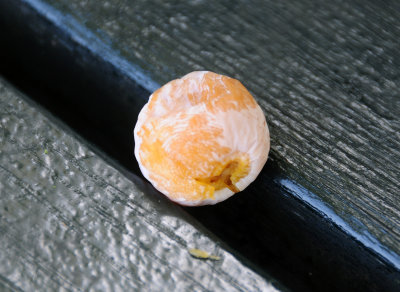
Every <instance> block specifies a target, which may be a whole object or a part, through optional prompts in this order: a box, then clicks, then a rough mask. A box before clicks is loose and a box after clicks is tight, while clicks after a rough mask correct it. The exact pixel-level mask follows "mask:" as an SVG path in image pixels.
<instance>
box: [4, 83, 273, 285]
mask: <svg viewBox="0 0 400 292" xmlns="http://www.w3.org/2000/svg"><path fill="white" fill-rule="evenodd" d="M55 122H56V121H55V120H49V118H47V117H46V116H44V115H43V114H42V113H41V112H40V111H39V110H38V109H37V108H35V107H33V106H32V105H30V104H29V103H28V102H27V101H26V100H25V98H24V97H23V96H21V95H20V94H19V93H18V92H17V91H15V90H14V89H13V88H11V87H10V86H9V85H8V84H7V83H5V82H4V81H3V80H2V79H0V151H1V155H0V242H1V245H0V246H1V248H0V263H1V264H0V290H1V291H138V290H142V291H216V290H220V291H277V290H276V288H274V287H273V286H272V285H271V282H269V281H268V280H266V278H265V275H264V277H261V276H259V275H257V274H256V273H254V272H253V271H251V270H250V269H248V268H247V267H245V266H244V265H243V264H242V263H240V262H239V261H238V260H237V259H236V258H235V257H233V256H232V255H231V254H230V253H229V252H227V251H226V250H224V248H223V247H221V245H220V244H219V243H218V241H216V240H215V238H214V237H213V236H212V235H210V234H208V235H207V232H206V231H205V230H204V229H203V228H202V227H201V226H199V225H198V223H196V222H195V221H194V220H193V219H192V218H190V217H189V216H187V215H186V214H185V213H183V212H182V210H181V209H179V208H177V207H176V206H174V205H173V204H172V203H171V202H169V201H167V200H165V199H164V198H163V197H161V196H159V195H158V194H157V193H154V192H152V190H151V189H149V188H147V189H146V187H145V185H144V184H143V183H141V181H140V180H139V179H137V178H136V182H135V181H131V180H129V179H127V177H126V175H122V174H121V172H120V171H118V170H117V169H115V168H114V167H112V166H110V164H109V162H106V161H104V160H103V159H102V158H101V157H99V156H98V155H96V154H94V153H93V152H92V151H91V150H90V149H89V148H88V147H87V146H85V144H84V143H82V141H80V140H79V138H78V137H76V136H74V135H73V134H71V133H70V132H69V130H68V129H66V128H64V127H62V126H59V125H57V124H55ZM132 178H133V179H134V180H135V178H134V177H132ZM143 191H145V192H146V193H144V192H143ZM210 236H211V237H210ZM193 247H195V248H200V249H204V250H207V251H209V252H211V253H213V254H215V255H218V256H220V257H221V260H219V261H204V260H198V259H194V258H193V257H191V256H190V255H189V253H188V248H193Z"/></svg>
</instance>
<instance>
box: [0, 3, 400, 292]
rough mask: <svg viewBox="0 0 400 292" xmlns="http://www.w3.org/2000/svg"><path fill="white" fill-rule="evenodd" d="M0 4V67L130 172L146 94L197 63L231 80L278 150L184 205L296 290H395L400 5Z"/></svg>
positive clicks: (399, 246)
mask: <svg viewBox="0 0 400 292" xmlns="http://www.w3.org/2000/svg"><path fill="white" fill-rule="evenodd" d="M0 8H1V9H0V14H1V19H0V24H1V25H2V27H3V28H4V29H2V31H4V32H5V33H4V39H5V40H7V42H5V45H3V46H2V48H1V51H0V52H1V58H2V60H5V62H4V65H3V66H4V68H5V69H4V70H3V72H4V73H3V74H4V75H5V77H6V78H8V79H9V80H12V82H14V83H15V84H16V85H17V86H18V87H19V88H21V89H23V90H24V91H25V92H27V93H28V94H29V96H31V97H32V98H34V99H36V100H37V101H39V102H41V103H42V104H43V105H44V106H46V107H48V109H50V110H51V111H52V112H53V113H54V114H56V115H58V116H59V117H61V118H62V119H63V120H64V121H65V122H67V123H68V124H69V125H70V126H71V127H73V128H74V129H76V130H77V131H78V132H79V133H80V134H81V135H83V136H84V137H85V138H86V139H88V140H89V141H90V142H92V143H94V144H96V145H97V146H98V147H101V149H102V150H103V151H105V152H106V153H107V154H108V155H110V156H111V157H113V158H114V159H116V160H117V161H118V163H119V164H121V165H123V166H124V167H126V168H128V169H129V170H131V171H132V172H134V173H135V174H136V175H140V173H139V171H138V168H137V165H136V162H135V161H134V158H133V155H132V149H133V144H132V143H133V141H132V133H131V131H132V128H133V125H134V123H135V119H136V117H137V113H138V111H139V110H140V108H141V107H142V106H143V104H144V103H145V102H146V99H147V96H148V94H149V93H150V92H151V91H153V90H154V89H156V88H157V87H158V86H159V85H160V84H163V83H165V82H167V81H169V80H170V79H173V78H177V77H179V76H182V75H184V74H186V73H187V72H190V71H193V70H203V69H207V70H212V71H216V72H218V73H223V74H226V75H229V76H232V77H236V78H238V79H240V80H241V81H242V82H243V83H244V84H245V85H246V86H247V87H248V88H249V89H250V90H251V91H252V93H253V94H254V96H255V97H256V99H257V100H258V101H259V103H260V105H261V106H262V108H263V110H264V112H265V114H266V117H267V121H268V123H269V125H270V130H271V137H272V151H271V158H270V160H269V162H268V163H267V166H266V167H265V169H264V170H263V172H262V174H261V175H260V177H259V178H258V179H257V181H256V182H255V183H254V184H253V185H252V186H251V187H250V188H248V189H247V190H246V191H244V192H243V193H241V194H238V195H237V196H235V197H234V198H232V199H230V200H228V201H227V202H225V203H223V204H220V205H217V206H213V207H205V208H198V209H187V208H186V209H185V211H186V212H188V213H190V215H191V216H193V217H194V218H196V219H197V220H199V221H200V222H201V223H202V224H203V225H204V226H205V227H206V229H208V230H211V231H212V232H213V233H214V234H215V235H216V236H217V237H218V238H220V239H221V240H223V241H224V242H226V244H227V245H228V246H229V247H230V248H232V249H233V250H234V251H235V252H234V253H235V255H236V256H238V257H240V258H241V259H243V261H244V262H246V260H247V264H248V265H251V267H252V269H253V270H254V271H256V272H258V273H261V274H262V273H266V274H269V275H272V276H273V277H274V278H276V279H278V281H279V282H281V283H282V284H283V286H287V287H289V288H290V289H293V290H315V291H321V290H331V291H337V290H350V289H351V290H360V291H367V290H371V291H383V290H384V291H396V290H397V289H399V287H400V283H399V279H400V277H399V275H400V272H399V268H400V224H399V223H400V211H399V197H398V193H399V189H400V185H399V165H400V155H399V149H400V147H399V146H400V140H399V133H400V132H399V129H400V118H399V117H400V96H399V95H400V94H399V90H398V86H399V79H398V74H399V54H398V47H399V40H398V39H399V35H400V32H399V25H400V23H399V18H398V15H399V7H398V4H397V3H392V4H391V5H383V4H381V3H375V2H373V1H362V2H361V1H356V0H354V1H346V2H343V3H340V4H338V3H336V4H334V3H318V5H317V4H316V3H314V2H313V1H305V0H303V1H291V2H285V3H280V2H277V3H275V2H273V1H254V2H251V3H248V2H247V1H236V2H235V3H232V2H231V1H217V2H213V3H212V4H211V3H207V2H206V1H189V2H185V3H180V4H174V5H173V4H171V3H167V2H165V1H161V0H160V1H154V2H151V3H149V2H142V3H138V2H136V1H132V2H129V1H115V2H110V1H78V0H72V1H66V0H55V1H50V0H46V1H45V0H43V1H38V0H27V1H15V2H13V4H11V5H10V4H9V3H8V1H0ZM32 24H35V25H32ZM27 48H29V50H27ZM21 76H23V78H21ZM55 97H56V98H57V102H54V99H55ZM232 222H234V224H233V223H232ZM21 228H22V226H21ZM37 264H39V263H37ZM209 288H210V289H212V287H209Z"/></svg>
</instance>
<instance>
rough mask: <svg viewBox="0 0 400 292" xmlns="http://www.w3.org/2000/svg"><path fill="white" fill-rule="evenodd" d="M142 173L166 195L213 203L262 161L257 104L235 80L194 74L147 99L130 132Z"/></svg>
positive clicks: (246, 180)
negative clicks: (132, 135) (133, 137)
mask: <svg viewBox="0 0 400 292" xmlns="http://www.w3.org/2000/svg"><path fill="white" fill-rule="evenodd" d="M134 135H135V156H136V159H137V160H138V162H139V166H140V169H141V171H142V173H143V175H144V176H145V177H146V178H147V179H148V180H149V181H150V182H151V183H152V184H153V186H154V187H155V188H156V189H158V190H159V191H160V192H162V193H163V194H165V195H166V196H168V197H169V198H170V199H171V200H173V201H175V202H177V203H179V204H182V205H187V206H198V205H207V204H216V203H218V202H220V201H223V200H225V199H227V198H228V197H230V196H232V195H233V194H235V193H237V192H239V191H241V190H243V189H244V188H246V187H247V186H248V185H249V184H250V183H251V182H253V181H254V180H255V178H256V177H257V175H258V174H259V173H260V171H261V169H262V167H263V166H264V164H265V162H266V161H267V157H268V152H269V147H270V138H269V131H268V126H267V123H266V120H265V116H264V114H263V111H262V110H261V108H260V106H259V105H258V104H257V102H256V101H255V100H254V98H253V97H252V96H251V94H250V93H249V92H248V91H247V89H246V88H245V87H244V86H243V85H242V84H241V83H240V82H239V81H238V80H236V79H233V78H229V77H227V76H223V75H219V74H216V73H212V72H208V71H201V72H192V73H190V74H188V75H186V76H184V77H182V78H181V79H177V80H173V81H171V82H169V83H167V84H166V85H164V86H163V87H161V88H160V89H158V90H157V91H155V92H154V93H153V94H152V95H151V96H150V98H149V101H148V103H147V104H146V105H145V106H144V107H143V109H142V110H141V112H140V114H139V117H138V121H137V124H136V126H135V130H134Z"/></svg>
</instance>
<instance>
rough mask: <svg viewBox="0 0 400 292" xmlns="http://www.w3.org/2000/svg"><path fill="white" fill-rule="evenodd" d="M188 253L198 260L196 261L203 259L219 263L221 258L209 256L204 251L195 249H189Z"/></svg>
mask: <svg viewBox="0 0 400 292" xmlns="http://www.w3.org/2000/svg"><path fill="white" fill-rule="evenodd" d="M189 253H190V255H191V256H192V257H195V258H198V259H203V260H207V259H209V260H214V261H219V260H220V259H221V258H220V257H219V256H216V255H211V254H209V253H208V252H206V251H205V250H201V249H197V248H190V249H189Z"/></svg>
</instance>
